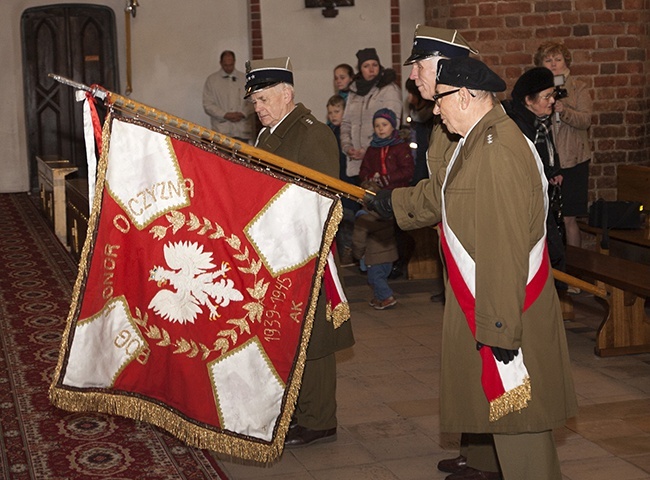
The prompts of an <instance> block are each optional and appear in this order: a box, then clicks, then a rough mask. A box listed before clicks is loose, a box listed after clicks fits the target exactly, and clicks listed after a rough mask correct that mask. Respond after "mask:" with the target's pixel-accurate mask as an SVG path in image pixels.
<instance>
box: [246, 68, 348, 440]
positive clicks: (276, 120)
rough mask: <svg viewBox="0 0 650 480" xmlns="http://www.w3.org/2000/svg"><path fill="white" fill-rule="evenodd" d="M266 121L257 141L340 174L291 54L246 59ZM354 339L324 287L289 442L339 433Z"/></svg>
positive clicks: (250, 87)
mask: <svg viewBox="0 0 650 480" xmlns="http://www.w3.org/2000/svg"><path fill="white" fill-rule="evenodd" d="M245 96H246V97H247V98H249V100H250V101H251V102H252V103H253V106H254V108H255V113H257V116H258V118H259V120H260V122H261V124H262V125H263V127H264V128H263V129H262V130H261V131H260V134H259V136H258V137H257V142H256V146H257V147H258V148H261V149H263V150H266V151H268V152H271V153H274V154H276V155H279V156H281V157H284V158H287V159H288V160H292V161H294V162H296V163H299V164H301V165H304V166H306V167H309V168H312V169H314V170H317V171H319V172H321V173H324V174H326V175H329V176H331V177H334V178H337V176H338V168H339V164H338V160H339V150H338V145H337V142H336V138H335V137H334V134H333V133H332V130H331V129H330V128H329V127H328V126H327V125H325V124H323V123H321V122H319V121H318V120H316V118H315V117H314V116H313V115H312V114H311V111H310V110H309V109H307V108H306V107H305V106H304V105H303V104H302V103H298V104H296V103H295V100H294V90H293V72H292V67H291V62H290V60H289V58H288V57H284V58H275V59H265V60H254V61H251V62H248V63H247V65H246V95H245ZM353 344H354V337H353V335H352V326H351V324H350V321H349V320H348V321H345V322H343V323H342V324H341V325H340V326H338V328H337V327H335V325H334V323H333V321H332V320H331V319H328V318H327V315H326V298H325V292H324V289H321V293H320V296H319V299H318V306H317V309H316V314H315V317H314V325H313V329H312V334H311V338H310V341H309V346H308V347H307V361H306V362H305V369H304V373H303V378H302V384H301V387H300V393H299V395H298V402H297V405H296V410H295V414H294V417H295V420H296V421H295V422H293V423H292V425H291V426H290V428H289V431H288V433H287V436H286V439H285V446H286V447H289V448H291V447H300V446H306V445H310V444H312V443H315V442H324V441H332V440H335V439H336V426H337V422H336V358H335V355H334V353H335V352H336V351H338V350H342V349H344V348H348V347H351V346H352V345H353Z"/></svg>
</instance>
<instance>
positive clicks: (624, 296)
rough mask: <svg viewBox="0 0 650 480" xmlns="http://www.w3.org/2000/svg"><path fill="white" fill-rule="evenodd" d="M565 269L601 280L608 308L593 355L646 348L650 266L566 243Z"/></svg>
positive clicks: (648, 347) (649, 324)
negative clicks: (646, 303) (646, 305)
mask: <svg viewBox="0 0 650 480" xmlns="http://www.w3.org/2000/svg"><path fill="white" fill-rule="evenodd" d="M566 253H567V255H566V260H567V271H568V273H570V274H572V275H575V276H577V277H582V278H586V279H593V280H597V281H599V282H602V283H603V284H604V287H605V290H606V291H607V296H606V302H607V305H608V307H609V308H608V312H607V313H606V315H605V318H604V320H603V322H602V323H601V325H600V327H599V328H598V332H597V335H596V347H595V352H596V355H598V356H601V357H605V356H614V355H627V354H633V353H646V352H650V319H648V317H647V315H646V313H645V300H646V298H648V297H650V266H648V265H643V264H640V263H636V262H631V261H629V260H625V259H622V258H617V257H612V256H609V255H603V254H601V253H597V252H593V251H590V250H585V249H583V248H576V247H571V246H567V252H566Z"/></svg>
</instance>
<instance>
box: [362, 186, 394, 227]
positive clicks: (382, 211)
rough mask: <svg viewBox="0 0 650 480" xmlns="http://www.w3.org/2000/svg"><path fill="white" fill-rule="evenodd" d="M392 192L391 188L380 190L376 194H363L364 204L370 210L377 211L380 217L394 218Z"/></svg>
mask: <svg viewBox="0 0 650 480" xmlns="http://www.w3.org/2000/svg"><path fill="white" fill-rule="evenodd" d="M391 194H392V192H391V191H390V190H379V191H378V192H377V193H376V194H375V195H373V194H371V193H366V194H365V195H364V196H363V204H364V205H365V206H366V208H367V209H368V210H372V211H373V212H377V213H378V214H379V216H380V217H382V218H385V219H387V220H388V219H390V218H393V201H392V200H391Z"/></svg>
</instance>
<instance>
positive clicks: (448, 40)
mask: <svg viewBox="0 0 650 480" xmlns="http://www.w3.org/2000/svg"><path fill="white" fill-rule="evenodd" d="M470 53H473V54H477V53H478V50H474V49H473V48H472V47H470V45H469V43H467V40H465V39H464V38H463V36H462V35H461V34H460V33H458V30H450V29H448V28H436V27H428V26H426V25H418V26H416V27H415V34H414V35H413V48H412V49H411V56H410V57H409V58H407V59H406V61H405V62H404V65H410V64H412V63H415V62H417V61H418V60H422V59H424V58H429V57H435V56H438V57H449V58H454V57H467V56H469V54H470Z"/></svg>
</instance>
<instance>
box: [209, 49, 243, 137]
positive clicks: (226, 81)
mask: <svg viewBox="0 0 650 480" xmlns="http://www.w3.org/2000/svg"><path fill="white" fill-rule="evenodd" d="M219 64H220V65H221V69H220V70H219V71H217V72H215V73H213V74H211V75H210V76H209V77H208V78H207V79H206V81H205V84H204V85H203V110H204V111H205V113H206V114H207V115H208V116H209V117H210V125H211V128H212V130H214V131H216V132H219V133H222V134H223V135H227V136H229V137H233V138H236V139H237V140H241V141H243V142H246V143H249V142H250V141H251V140H252V136H253V123H254V121H253V120H254V118H253V109H252V108H251V105H250V104H249V103H248V102H246V101H245V100H244V99H243V96H244V74H243V73H242V72H240V71H238V70H236V69H235V53H234V52H233V51H231V50H224V51H223V52H221V57H220V58H219Z"/></svg>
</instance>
